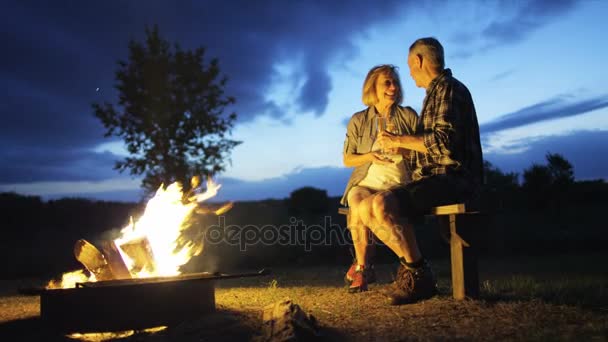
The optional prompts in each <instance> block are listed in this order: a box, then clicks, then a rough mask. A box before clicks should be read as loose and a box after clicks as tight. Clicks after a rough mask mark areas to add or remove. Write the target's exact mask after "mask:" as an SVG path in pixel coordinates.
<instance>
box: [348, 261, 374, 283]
mask: <svg viewBox="0 0 608 342" xmlns="http://www.w3.org/2000/svg"><path fill="white" fill-rule="evenodd" d="M356 272H357V262H356V261H355V262H353V264H352V265H350V268H349V269H348V271H347V272H346V275H345V276H344V282H345V283H346V285H350V283H352V282H353V280H354V279H355V273H356ZM364 272H365V278H366V280H367V283H368V284H372V283H375V282H376V271H375V270H374V266H373V265H370V266H368V267H366V268H365V270H364Z"/></svg>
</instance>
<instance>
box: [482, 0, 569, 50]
mask: <svg viewBox="0 0 608 342" xmlns="http://www.w3.org/2000/svg"><path fill="white" fill-rule="evenodd" d="M578 3H580V1H577V0H534V1H507V2H504V5H505V6H515V7H516V8H515V9H513V10H512V11H510V15H506V16H503V17H501V19H498V20H496V21H494V22H492V23H490V24H489V25H488V26H487V27H486V28H485V29H483V30H482V31H481V36H482V38H484V39H485V40H486V41H488V42H489V43H490V44H496V45H504V44H510V43H516V42H519V41H522V40H524V38H525V37H526V36H528V35H529V34H530V33H532V32H533V31H535V30H536V29H538V28H540V27H542V26H544V25H546V24H547V23H550V22H552V21H553V20H555V19H557V18H559V17H560V16H562V15H564V14H566V13H568V12H570V11H571V10H572V9H574V8H575V7H576V5H577V4H578ZM503 14H504V12H503Z"/></svg>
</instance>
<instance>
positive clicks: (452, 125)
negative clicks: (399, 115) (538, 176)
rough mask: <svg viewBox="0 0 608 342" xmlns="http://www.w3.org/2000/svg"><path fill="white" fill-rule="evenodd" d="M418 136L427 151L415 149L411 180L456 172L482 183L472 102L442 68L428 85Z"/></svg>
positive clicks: (475, 120) (477, 134) (478, 142)
mask: <svg viewBox="0 0 608 342" xmlns="http://www.w3.org/2000/svg"><path fill="white" fill-rule="evenodd" d="M416 134H417V135H422V138H423V140H424V145H425V146H426V148H427V150H428V153H419V152H416V168H415V170H414V173H413V174H412V179H413V180H419V179H422V178H426V177H429V176H434V175H442V174H456V175H463V176H465V177H466V178H468V179H470V180H472V181H473V182H474V184H475V185H481V184H482V180H483V168H482V163H483V159H482V158H483V157H482V152H481V143H480V138H479V125H478V123H477V115H476V113H475V105H474V104H473V99H472V98H471V94H470V92H469V90H468V89H467V87H466V86H465V85H464V84H462V83H461V82H460V81H458V80H457V79H455V78H454V77H452V72H451V71H450V69H445V70H443V71H442V72H441V74H440V75H439V76H437V77H436V78H435V79H434V80H433V81H432V82H431V84H430V85H429V87H428V88H427V92H426V97H425V98H424V103H423V105H422V112H421V114H420V120H419V125H418V127H417V129H416Z"/></svg>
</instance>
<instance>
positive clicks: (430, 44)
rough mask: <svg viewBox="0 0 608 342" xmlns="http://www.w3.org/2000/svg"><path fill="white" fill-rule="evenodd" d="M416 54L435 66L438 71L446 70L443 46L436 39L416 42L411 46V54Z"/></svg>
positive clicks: (424, 39) (430, 38)
mask: <svg viewBox="0 0 608 342" xmlns="http://www.w3.org/2000/svg"><path fill="white" fill-rule="evenodd" d="M412 53H415V54H417V55H421V56H422V58H424V59H427V60H428V61H429V63H430V64H431V65H434V66H435V69H436V71H441V70H443V69H444V68H445V59H444V57H443V46H441V43H440V42H439V41H438V40H437V38H435V37H426V38H420V39H418V40H416V41H415V42H414V43H413V44H412V45H411V46H410V54H412Z"/></svg>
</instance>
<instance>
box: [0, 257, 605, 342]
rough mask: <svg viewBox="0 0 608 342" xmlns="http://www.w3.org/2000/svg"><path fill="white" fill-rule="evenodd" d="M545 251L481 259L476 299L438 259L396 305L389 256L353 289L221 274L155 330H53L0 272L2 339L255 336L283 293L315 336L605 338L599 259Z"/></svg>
mask: <svg viewBox="0 0 608 342" xmlns="http://www.w3.org/2000/svg"><path fill="white" fill-rule="evenodd" d="M594 258H595V257H594ZM522 260H523V259H522ZM548 260H549V261H548ZM551 260H554V258H546V259H545V260H542V261H541V262H538V263H536V264H534V263H530V262H529V260H528V263H527V264H526V266H522V265H523V264H521V263H520V262H521V260H509V261H508V262H506V263H505V262H501V261H495V260H493V261H484V262H482V264H481V266H480V278H481V281H482V286H481V288H482V296H481V299H478V300H466V301H455V300H453V299H452V298H451V292H450V291H451V289H450V287H449V284H450V279H449V270H448V261H447V260H439V261H435V262H434V263H433V265H434V268H435V270H436V272H437V274H438V279H439V288H440V292H441V294H440V295H439V296H437V297H434V298H432V299H429V300H426V301H423V302H420V303H416V304H410V305H402V306H389V305H387V303H386V300H385V298H384V297H383V296H382V295H381V293H380V291H379V290H380V289H381V287H382V286H385V284H386V283H388V282H390V281H391V277H392V274H393V271H394V266H393V265H381V266H379V267H378V268H377V270H378V275H379V278H380V279H379V284H374V285H372V286H371V287H370V291H368V292H365V293H359V294H349V293H347V291H346V288H345V285H344V284H343V282H342V277H343V275H344V272H345V269H344V267H314V268H300V269H297V270H294V269H291V270H285V269H282V270H274V272H273V274H272V275H270V276H266V277H259V278H247V279H234V280H224V281H221V282H218V283H217V285H216V303H217V312H216V313H214V314H210V315H206V316H204V317H200V318H197V319H194V320H191V321H187V322H183V323H181V324H178V325H175V326H170V327H168V328H166V329H164V330H162V331H157V332H147V331H137V332H128V333H123V334H110V333H106V334H95V335H85V336H82V335H81V336H64V335H56V334H52V333H50V332H49V331H48V330H47V329H46V328H45V327H44V326H43V325H42V323H41V321H40V317H39V315H40V308H39V298H38V297H37V296H23V295H18V294H16V290H17V289H18V288H24V287H28V286H31V285H36V284H38V283H39V282H37V281H36V280H23V279H22V280H18V281H14V280H13V281H2V282H0V340H1V341H29V340H31V341H54V340H56V341H63V340H70V341H74V340H93V341H103V340H121V341H213V340H220V339H221V340H261V331H262V319H261V312H262V309H263V308H264V306H266V305H269V304H272V303H275V302H277V301H280V300H283V299H287V298H289V299H291V300H293V302H295V303H296V304H298V305H299V306H300V307H302V308H303V309H304V310H305V311H307V312H309V313H311V314H312V315H313V316H314V317H315V318H316V319H317V321H318V323H319V326H320V329H319V331H320V334H321V336H320V337H319V339H321V340H338V339H339V340H375V341H396V340H414V341H417V340H424V341H426V340H467V341H469V340H484V341H486V340H518V341H519V340H563V341H566V340H567V341H572V340H593V341H608V301H607V298H608V276H607V274H608V272H606V266H601V267H600V268H599V269H598V268H597V267H596V268H593V269H592V270H588V269H586V270H582V271H580V272H577V271H568V270H567V269H569V267H566V266H568V265H565V264H564V263H563V262H560V263H556V264H554V263H553V262H552V261H551ZM564 260H566V259H564ZM567 260H571V261H572V260H573V259H572V258H567ZM572 262H573V263H574V264H578V263H579V262H580V261H576V260H574V261H572ZM596 262H598V263H600V261H599V260H596ZM604 264H605V263H604ZM538 267H541V269H538ZM602 267H603V268H602ZM560 284H561V285H560Z"/></svg>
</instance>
